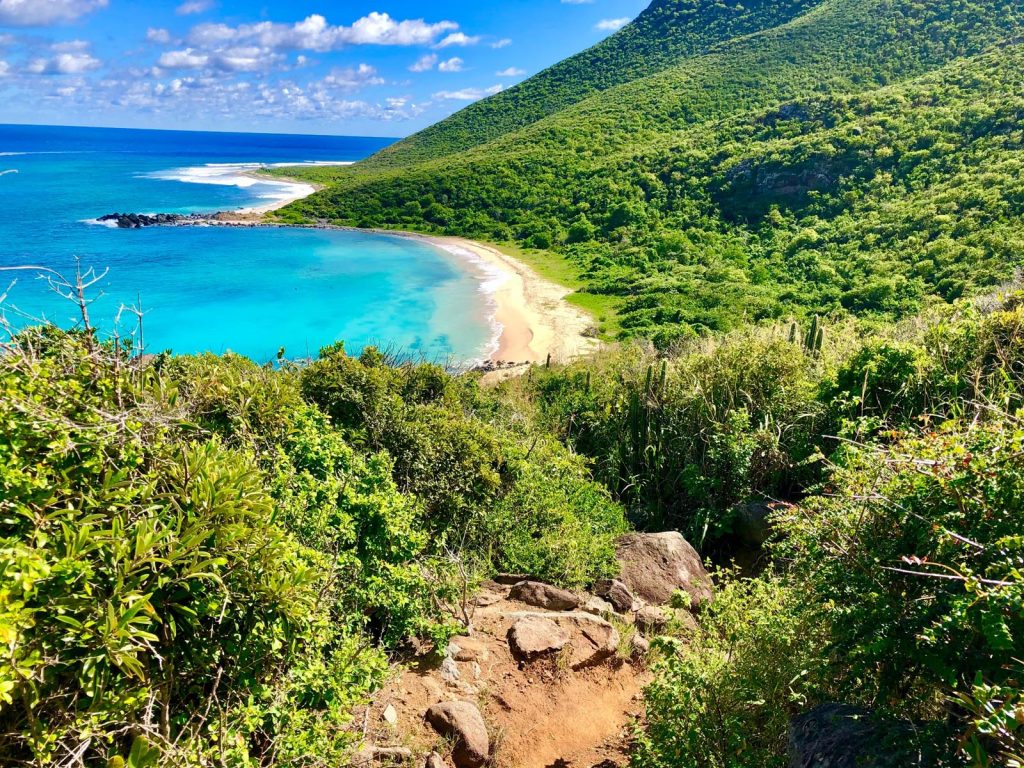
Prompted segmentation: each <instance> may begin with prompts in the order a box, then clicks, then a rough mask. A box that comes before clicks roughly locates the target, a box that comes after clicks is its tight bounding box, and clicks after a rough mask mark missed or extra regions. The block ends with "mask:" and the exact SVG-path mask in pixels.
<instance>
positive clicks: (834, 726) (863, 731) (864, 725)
mask: <svg viewBox="0 0 1024 768" xmlns="http://www.w3.org/2000/svg"><path fill="white" fill-rule="evenodd" d="M913 731H914V728H913V726H912V725H911V724H910V723H908V722H906V721H881V720H878V719H876V718H875V717H874V716H873V715H872V714H871V713H870V712H868V711H867V710H865V709H861V708H859V707H852V706H849V705H847V704H823V705H822V706H820V707H816V708H814V709H812V710H811V711H810V712H807V713H806V714H803V715H800V716H799V717H796V718H794V719H793V722H792V724H791V727H790V734H789V765H790V768H912V766H924V765H926V764H927V765H932V764H933V763H931V762H928V763H923V762H921V758H920V755H919V754H918V753H917V750H916V749H914V748H913V746H912V741H913Z"/></svg>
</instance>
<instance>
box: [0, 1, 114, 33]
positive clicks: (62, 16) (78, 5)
mask: <svg viewBox="0 0 1024 768" xmlns="http://www.w3.org/2000/svg"><path fill="white" fill-rule="evenodd" d="M107 3H108V0H0V24H4V25H9V26H12V27H48V26H50V25H52V24H61V23H66V22H69V21H74V20H75V19H78V18H80V17H82V16H84V15H85V14H87V13H92V12H93V11H95V10H97V9H99V8H106V7H107Z"/></svg>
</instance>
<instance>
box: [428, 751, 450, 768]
mask: <svg viewBox="0 0 1024 768" xmlns="http://www.w3.org/2000/svg"><path fill="white" fill-rule="evenodd" d="M423 768H450V766H449V765H448V761H447V760H445V759H444V758H443V757H441V756H440V755H439V754H437V752H431V753H430V754H429V755H427V762H426V764H425V765H424V766H423Z"/></svg>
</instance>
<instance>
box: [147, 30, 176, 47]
mask: <svg viewBox="0 0 1024 768" xmlns="http://www.w3.org/2000/svg"><path fill="white" fill-rule="evenodd" d="M146 40H147V41H148V42H150V43H158V44H159V45H166V44H167V43H169V42H171V33H170V32H168V31H167V30H166V29H154V28H153V27H150V28H149V29H147V30H146Z"/></svg>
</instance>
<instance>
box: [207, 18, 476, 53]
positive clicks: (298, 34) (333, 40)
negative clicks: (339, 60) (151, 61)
mask: <svg viewBox="0 0 1024 768" xmlns="http://www.w3.org/2000/svg"><path fill="white" fill-rule="evenodd" d="M458 26H459V25H458V24H456V23H455V22H453V21H439V22H436V23H427V22H425V21H423V19H415V20H405V21H396V20H395V19H393V18H391V16H389V15H388V14H386V13H376V12H374V13H371V14H369V15H368V16H364V17H363V18H361V19H359V20H358V21H356V22H355V23H353V24H352V25H351V26H348V27H346V26H333V25H331V24H328V23H327V20H326V19H325V18H324V17H323V16H320V15H319V14H314V15H312V16H309V17H307V18H305V19H303V20H302V21H299V22H296V23H294V24H279V23H275V22H270V21H262V22H256V23H253V24H242V25H239V26H237V27H231V26H228V25H226V24H200V25H198V26H197V27H195V28H193V29H192V31H191V32H190V33H189V42H190V43H191V44H192V45H193V46H194V47H197V48H211V47H215V46H219V45H225V44H228V43H236V44H237V43H253V44H257V45H261V46H263V47H265V48H273V49H287V50H311V51H318V52H326V51H334V50H338V49H340V48H343V47H345V46H347V45H427V44H429V43H432V42H433V41H434V40H436V39H437V37H438V36H439V35H441V34H443V33H445V32H448V31H450V30H453V29H457V28H458Z"/></svg>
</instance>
